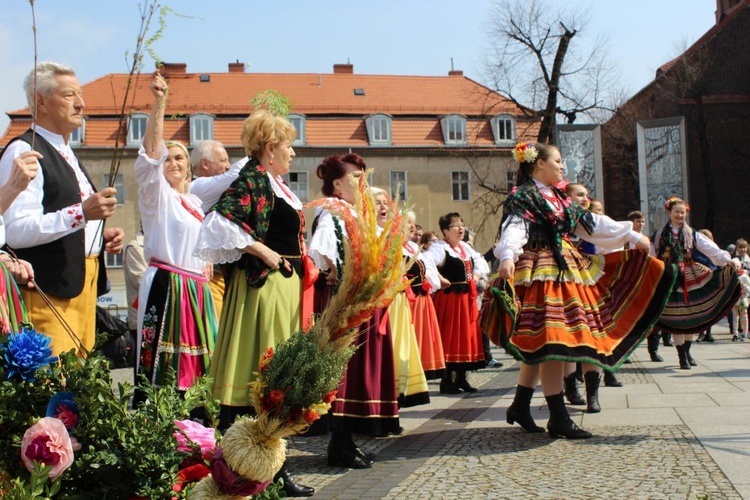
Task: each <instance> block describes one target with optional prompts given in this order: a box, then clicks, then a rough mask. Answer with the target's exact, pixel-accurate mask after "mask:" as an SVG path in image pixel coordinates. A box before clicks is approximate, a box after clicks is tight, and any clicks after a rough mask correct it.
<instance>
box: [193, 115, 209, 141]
mask: <svg viewBox="0 0 750 500" xmlns="http://www.w3.org/2000/svg"><path fill="white" fill-rule="evenodd" d="M189 121H190V145H191V146H195V145H197V144H198V143H199V142H202V141H212V140H213V138H214V117H213V115H209V114H207V113H196V114H194V115H190V120H189ZM204 129H205V130H204ZM204 132H205V133H204Z"/></svg>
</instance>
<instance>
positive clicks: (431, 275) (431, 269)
mask: <svg viewBox="0 0 750 500" xmlns="http://www.w3.org/2000/svg"><path fill="white" fill-rule="evenodd" d="M404 245H405V246H406V247H408V249H407V248H404V256H405V257H413V256H414V255H415V254H416V255H417V260H418V261H420V262H423V263H424V272H425V278H426V279H427V282H428V283H429V284H430V286H431V287H432V288H431V289H432V290H433V291H437V290H440V273H438V270H437V267H436V266H435V262H434V261H433V260H432V257H431V256H430V254H429V253H428V252H427V251H422V252H419V245H417V244H416V243H414V242H413V241H407V242H406V243H405V244H404ZM417 252H419V254H417Z"/></svg>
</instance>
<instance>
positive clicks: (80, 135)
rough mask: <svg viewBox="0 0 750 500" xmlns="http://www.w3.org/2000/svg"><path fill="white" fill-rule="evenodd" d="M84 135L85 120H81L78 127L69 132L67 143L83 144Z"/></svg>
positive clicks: (72, 144) (73, 144)
mask: <svg viewBox="0 0 750 500" xmlns="http://www.w3.org/2000/svg"><path fill="white" fill-rule="evenodd" d="M85 136H86V120H83V123H82V124H81V126H80V127H78V128H77V129H75V130H74V131H73V132H72V133H71V134H70V139H68V144H69V145H70V146H80V145H81V144H83V139H84V137H85Z"/></svg>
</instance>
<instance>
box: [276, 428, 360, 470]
mask: <svg viewBox="0 0 750 500" xmlns="http://www.w3.org/2000/svg"><path fill="white" fill-rule="evenodd" d="M326 458H327V461H328V465H330V466H331V467H346V468H348V469H369V468H370V467H372V464H373V462H374V461H375V460H374V457H373V456H372V455H369V454H366V453H364V452H362V450H360V449H359V448H358V447H357V446H356V445H355V444H354V441H352V440H351V436H349V439H340V438H339V439H336V437H334V436H333V435H332V436H331V440H330V441H328V454H327V456H326ZM282 470H283V469H282Z"/></svg>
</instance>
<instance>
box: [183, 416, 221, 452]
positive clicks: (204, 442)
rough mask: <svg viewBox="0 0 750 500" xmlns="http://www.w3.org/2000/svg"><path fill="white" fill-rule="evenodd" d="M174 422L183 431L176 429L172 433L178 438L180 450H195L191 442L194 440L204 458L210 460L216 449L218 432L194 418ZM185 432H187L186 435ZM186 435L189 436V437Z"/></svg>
mask: <svg viewBox="0 0 750 500" xmlns="http://www.w3.org/2000/svg"><path fill="white" fill-rule="evenodd" d="M174 424H175V425H176V426H177V428H178V429H180V430H182V432H180V431H176V432H175V433H174V434H172V435H173V436H174V438H175V439H176V440H177V443H178V446H177V449H178V450H180V451H187V452H190V451H193V449H192V448H191V447H190V444H189V443H190V442H193V443H195V444H197V445H198V446H200V448H201V454H202V455H203V458H205V459H206V460H208V459H210V458H211V457H212V456H213V454H214V450H215V449H216V433H215V431H214V429H212V428H211V427H204V426H202V425H201V424H199V423H197V422H193V421H192V420H175V421H174ZM183 432H184V433H185V434H184V435H183ZM185 436H187V438H186V437H185Z"/></svg>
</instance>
